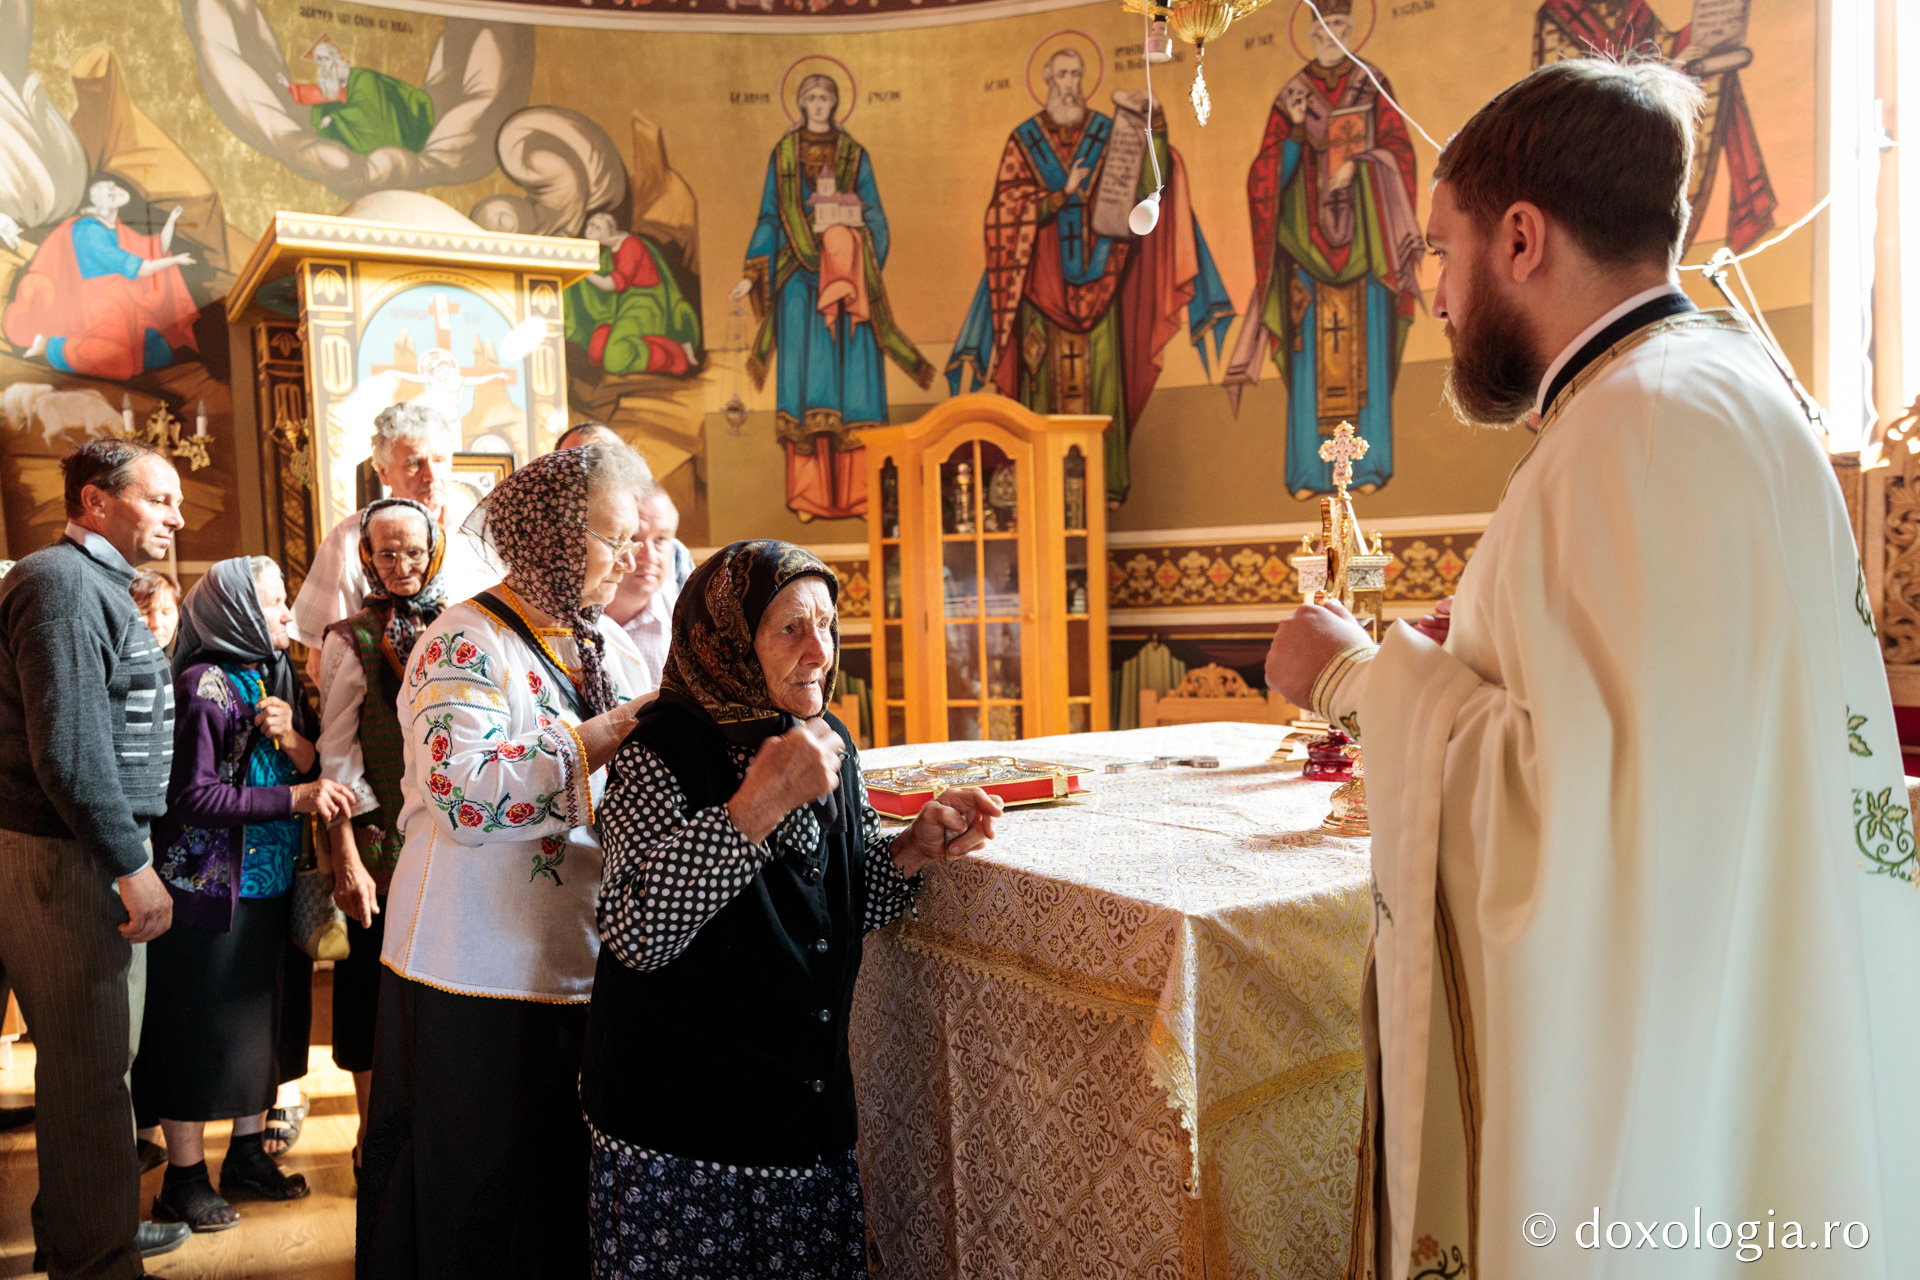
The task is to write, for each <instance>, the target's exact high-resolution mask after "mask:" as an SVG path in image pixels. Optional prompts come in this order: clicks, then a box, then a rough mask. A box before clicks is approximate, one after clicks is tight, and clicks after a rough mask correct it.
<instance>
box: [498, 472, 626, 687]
mask: <svg viewBox="0 0 1920 1280" xmlns="http://www.w3.org/2000/svg"><path fill="white" fill-rule="evenodd" d="M602 447H603V446H600V445H583V446H581V447H580V448H578V449H561V450H559V451H558V452H555V453H547V454H542V455H541V456H540V457H538V458H535V459H534V460H533V461H531V462H529V463H527V465H526V466H524V467H521V468H520V469H519V470H518V471H515V472H514V473H513V474H512V475H510V476H508V477H507V478H506V479H505V480H503V481H501V482H500V484H499V485H498V486H497V487H495V489H494V491H493V492H492V493H490V494H488V495H487V497H486V500H485V501H483V502H482V503H481V504H480V505H479V506H477V507H475V508H474V511H473V514H472V515H471V516H468V517H467V522H466V524H464V525H462V526H461V528H462V531H463V532H465V533H468V534H470V535H472V536H474V537H476V538H479V539H480V540H481V541H482V542H483V543H485V544H486V546H487V548H488V549H489V550H490V551H491V552H492V553H493V554H494V555H495V556H496V557H497V558H498V559H499V560H500V561H501V562H502V563H504V564H505V565H506V566H507V572H508V573H509V575H511V576H512V578H513V583H514V589H515V590H517V591H518V592H519V593H520V594H521V596H522V597H524V598H525V599H526V600H527V602H528V603H530V604H532V605H533V606H534V607H535V608H537V609H540V610H541V611H543V612H545V613H548V614H551V615H552V616H553V617H555V618H562V619H565V620H567V621H569V622H570V623H571V624H572V627H573V639H574V643H575V644H577V645H578V646H579V650H580V706H581V718H582V719H588V718H591V717H593V716H597V715H603V714H605V713H606V712H608V711H611V710H613V708H614V706H615V705H616V704H617V703H618V702H619V696H618V695H617V694H616V693H615V692H614V689H613V681H612V680H611V679H609V678H608V676H607V669H606V665H605V662H604V660H603V657H602V653H601V649H602V646H603V645H604V644H605V641H604V640H602V639H601V636H600V606H599V605H597V604H596V605H582V604H581V603H580V593H581V590H582V588H583V587H584V586H585V585H586V576H587V468H588V465H589V463H590V462H591V461H593V460H595V458H594V451H595V450H596V449H599V448H602Z"/></svg>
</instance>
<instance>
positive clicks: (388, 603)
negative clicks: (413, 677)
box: [360, 498, 447, 667]
mask: <svg viewBox="0 0 1920 1280" xmlns="http://www.w3.org/2000/svg"><path fill="white" fill-rule="evenodd" d="M396 508H397V509H399V510H403V511H414V512H418V513H419V515H420V518H421V519H422V520H424V521H425V522H426V525H427V567H426V570H425V573H424V574H423V581H422V583H421V587H420V589H419V590H418V591H416V592H414V593H413V594H412V595H410V596H396V595H393V594H391V593H390V592H388V590H387V584H386V583H384V582H382V581H381V580H380V570H379V569H378V568H376V567H375V566H374V563H373V543H372V542H370V541H369V540H368V539H367V531H368V530H369V529H371V528H372V527H373V518H374V516H376V515H378V514H379V513H380V512H382V511H392V510H394V509H396ZM446 558H447V536H446V535H445V534H444V533H442V532H440V525H439V524H438V523H437V522H436V521H435V520H434V518H433V516H432V514H431V513H430V512H428V510H427V509H426V508H425V507H423V506H421V505H420V504H419V503H417V502H414V501H412V500H411V499H408V498H381V499H379V500H377V501H374V502H369V503H368V504H367V507H366V510H364V511H362V512H361V513H360V567H361V568H362V569H364V570H366V573H367V595H366V602H367V603H368V604H369V605H371V606H373V608H374V609H376V610H377V611H378V612H379V613H380V614H381V615H382V616H384V617H385V618H386V620H387V625H386V631H387V643H388V644H390V645H392V646H393V652H394V654H395V656H396V657H398V658H399V660H400V665H401V666H403V667H404V666H405V665H406V663H407V655H408V654H410V653H412V652H413V644H414V641H416V640H418V639H419V638H420V630H421V628H423V627H429V626H432V625H433V620H434V619H435V618H438V617H439V616H440V611H441V610H442V609H444V608H446V607H447V587H446V584H445V583H443V582H442V581H441V580H440V567H441V565H442V563H443V562H445V560H446Z"/></svg>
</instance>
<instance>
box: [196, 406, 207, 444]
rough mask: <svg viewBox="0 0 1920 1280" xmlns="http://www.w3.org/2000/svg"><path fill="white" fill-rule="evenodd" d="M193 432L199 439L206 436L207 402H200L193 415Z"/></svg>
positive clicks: (203, 438)
mask: <svg viewBox="0 0 1920 1280" xmlns="http://www.w3.org/2000/svg"><path fill="white" fill-rule="evenodd" d="M193 434H194V435H196V436H198V437H199V438H200V439H202V440H205V439H206V438H207V402H206V401H205V400H202V401H201V402H200V411H199V412H198V413H196V414H194V415H193Z"/></svg>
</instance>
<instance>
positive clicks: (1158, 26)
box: [1146, 18, 1173, 62]
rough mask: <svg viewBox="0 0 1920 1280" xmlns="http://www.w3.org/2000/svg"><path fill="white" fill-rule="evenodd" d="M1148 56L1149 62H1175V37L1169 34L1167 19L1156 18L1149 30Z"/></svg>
mask: <svg viewBox="0 0 1920 1280" xmlns="http://www.w3.org/2000/svg"><path fill="white" fill-rule="evenodd" d="M1146 54H1147V61H1148V62H1172V61H1173V37H1172V36H1170V35H1168V34H1167V20H1166V19H1165V18H1155V19H1154V20H1153V24H1152V26H1150V27H1149V28H1148V29H1147V47H1146Z"/></svg>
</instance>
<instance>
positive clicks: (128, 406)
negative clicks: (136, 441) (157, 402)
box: [120, 395, 133, 435]
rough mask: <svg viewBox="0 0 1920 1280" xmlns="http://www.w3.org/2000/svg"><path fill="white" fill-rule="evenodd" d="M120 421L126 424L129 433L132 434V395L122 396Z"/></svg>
mask: <svg viewBox="0 0 1920 1280" xmlns="http://www.w3.org/2000/svg"><path fill="white" fill-rule="evenodd" d="M120 421H121V422H122V423H123V424H124V425H125V426H126V429H127V434H128V435H132V434H133V397H132V396H131V395H123V396H121V397H120Z"/></svg>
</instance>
